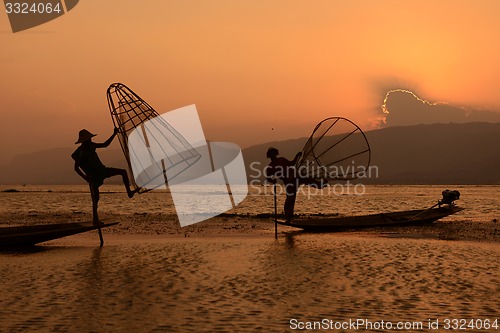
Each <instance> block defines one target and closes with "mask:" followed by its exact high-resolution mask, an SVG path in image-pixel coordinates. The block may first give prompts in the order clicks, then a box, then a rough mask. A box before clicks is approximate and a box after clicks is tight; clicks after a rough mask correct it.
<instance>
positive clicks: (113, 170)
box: [108, 168, 138, 198]
mask: <svg viewBox="0 0 500 333" xmlns="http://www.w3.org/2000/svg"><path fill="white" fill-rule="evenodd" d="M108 171H109V177H112V176H122V179H123V184H124V185H125V189H126V190H127V195H128V197H129V198H132V197H133V196H134V194H136V193H137V192H138V190H132V189H131V188H130V182H129V180H128V175H127V170H124V169H118V168H108Z"/></svg>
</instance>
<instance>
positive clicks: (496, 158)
mask: <svg viewBox="0 0 500 333" xmlns="http://www.w3.org/2000/svg"><path fill="white" fill-rule="evenodd" d="M366 135H367V137H368V140H369V142H370V146H371V148H372V165H375V166H377V167H378V170H379V177H378V178H376V179H369V180H363V181H364V182H365V183H375V184H500V169H499V165H500V149H499V145H500V123H494V124H491V123H466V124H433V125H417V126H401V127H388V128H383V129H379V130H374V131H369V132H367V133H366ZM306 140H307V138H299V139H292V140H286V141H280V142H269V143H265V144H260V145H256V146H252V147H249V148H246V149H244V150H243V155H244V159H245V163H246V165H247V172H248V174H249V176H250V177H253V176H257V174H258V171H256V169H258V170H261V169H262V168H263V167H264V166H265V165H267V164H268V160H267V159H266V157H265V153H266V151H267V148H268V147H270V146H274V147H276V148H278V149H279V150H280V152H281V155H283V156H285V157H288V158H293V156H294V155H295V153H297V151H299V150H301V149H302V146H303V145H304V143H305V142H306ZM74 149H75V147H72V148H57V149H51V150H47V151H41V152H36V153H31V154H24V155H18V156H16V157H15V158H14V159H13V160H12V161H11V163H9V164H8V165H3V166H0V183H1V184H81V183H83V181H82V180H81V179H80V177H79V176H78V175H77V174H76V173H75V172H74V170H73V160H72V159H71V156H70V155H71V153H72V152H73V150H74ZM100 156H101V158H102V160H103V162H104V163H105V164H106V165H109V166H114V167H122V168H123V167H125V160H124V158H123V155H122V153H121V151H120V150H119V149H108V150H106V149H103V150H102V152H101V154H100ZM252 163H253V165H252ZM118 181H119V179H118V178H117V179H116V180H114V182H118Z"/></svg>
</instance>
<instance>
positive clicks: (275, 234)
mask: <svg viewBox="0 0 500 333" xmlns="http://www.w3.org/2000/svg"><path fill="white" fill-rule="evenodd" d="M273 193H274V239H278V202H277V199H276V183H274V186H273Z"/></svg>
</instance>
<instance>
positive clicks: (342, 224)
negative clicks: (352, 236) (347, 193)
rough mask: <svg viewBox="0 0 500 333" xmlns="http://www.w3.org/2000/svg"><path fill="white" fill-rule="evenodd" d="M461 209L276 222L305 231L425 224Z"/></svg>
mask: <svg viewBox="0 0 500 333" xmlns="http://www.w3.org/2000/svg"><path fill="white" fill-rule="evenodd" d="M461 210H463V208H460V207H457V206H454V205H453V206H443V207H439V208H433V209H417V210H407V211H400V212H391V213H379V214H370V215H360V216H344V217H311V218H298V219H294V220H292V223H290V224H286V223H285V221H283V220H278V223H279V224H283V225H287V226H291V227H296V228H300V229H304V230H307V231H335V230H346V229H359V228H371V227H385V226H400V225H416V224H426V223H431V222H434V221H437V220H439V219H441V218H443V217H445V216H448V215H452V214H455V213H457V212H459V211H461Z"/></svg>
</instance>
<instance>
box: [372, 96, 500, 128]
mask: <svg viewBox="0 0 500 333" xmlns="http://www.w3.org/2000/svg"><path fill="white" fill-rule="evenodd" d="M381 108H382V112H383V117H382V122H381V125H382V126H407V125H418V124H434V123H468V122H491V123H495V122H500V113H499V112H494V111H491V110H478V109H468V108H465V107H461V106H456V105H452V104H449V103H446V102H430V101H427V100H425V99H423V98H420V97H419V96H417V95H416V94H415V93H413V92H412V91H410V90H405V89H394V90H390V91H388V92H387V93H386V95H385V98H384V101H383V104H382V106H381Z"/></svg>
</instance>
